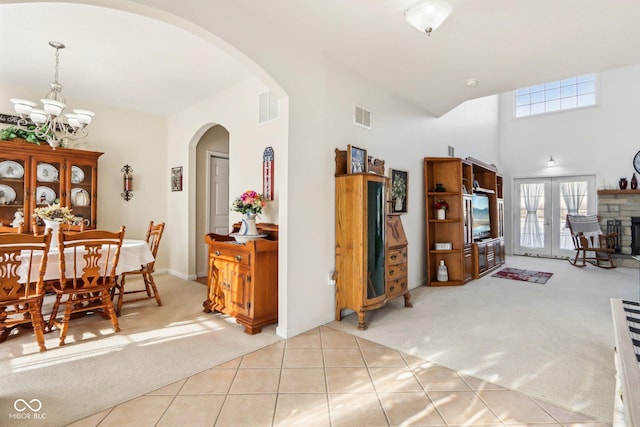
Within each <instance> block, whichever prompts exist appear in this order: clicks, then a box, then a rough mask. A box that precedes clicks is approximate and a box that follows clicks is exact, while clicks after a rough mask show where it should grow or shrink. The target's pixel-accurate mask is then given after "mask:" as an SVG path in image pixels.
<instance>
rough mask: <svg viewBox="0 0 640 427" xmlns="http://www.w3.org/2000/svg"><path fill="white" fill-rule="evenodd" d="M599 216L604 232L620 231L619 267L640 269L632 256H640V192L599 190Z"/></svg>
mask: <svg viewBox="0 0 640 427" xmlns="http://www.w3.org/2000/svg"><path fill="white" fill-rule="evenodd" d="M598 215H599V216H600V228H601V229H602V231H603V232H605V233H606V232H607V231H608V230H609V231H611V229H612V224H615V228H617V229H619V232H618V233H619V235H620V236H619V241H618V244H619V245H620V252H619V253H618V254H617V258H619V261H618V265H622V266H625V267H638V262H637V261H635V260H633V259H631V255H640V190H598ZM607 224H608V225H609V228H607ZM616 231H617V230H616Z"/></svg>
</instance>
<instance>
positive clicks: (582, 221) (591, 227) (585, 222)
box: [567, 215, 602, 236]
mask: <svg viewBox="0 0 640 427" xmlns="http://www.w3.org/2000/svg"><path fill="white" fill-rule="evenodd" d="M567 225H568V227H569V230H570V231H571V234H572V235H573V236H576V235H579V234H584V235H595V234H601V233H602V230H601V229H600V222H599V220H598V216H597V215H567Z"/></svg>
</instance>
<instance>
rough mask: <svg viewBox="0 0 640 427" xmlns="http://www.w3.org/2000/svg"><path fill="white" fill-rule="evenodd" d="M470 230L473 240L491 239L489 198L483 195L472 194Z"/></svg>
mask: <svg viewBox="0 0 640 427" xmlns="http://www.w3.org/2000/svg"><path fill="white" fill-rule="evenodd" d="M471 203H472V217H473V222H472V224H471V228H472V230H473V239H474V240H478V239H485V238H487V237H491V219H490V216H489V198H488V197H487V196H486V195H485V194H476V193H474V194H473V198H472V201H471Z"/></svg>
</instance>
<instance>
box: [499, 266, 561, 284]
mask: <svg viewBox="0 0 640 427" xmlns="http://www.w3.org/2000/svg"><path fill="white" fill-rule="evenodd" d="M551 276H553V273H546V272H544V271H534V270H521V269H519V268H503V269H502V270H500V271H498V272H497V273H496V274H492V275H491V277H499V278H501V279H511V280H520V281H522V282H530V283H537V284H539V285H544V284H545V283H547V280H549V278H550V277H551Z"/></svg>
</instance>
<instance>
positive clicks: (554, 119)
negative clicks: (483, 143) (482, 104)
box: [499, 65, 640, 247]
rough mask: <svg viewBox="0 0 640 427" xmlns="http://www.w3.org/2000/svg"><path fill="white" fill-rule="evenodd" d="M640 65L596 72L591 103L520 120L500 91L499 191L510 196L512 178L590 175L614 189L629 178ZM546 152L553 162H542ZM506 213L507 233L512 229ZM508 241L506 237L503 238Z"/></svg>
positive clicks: (637, 128)
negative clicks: (502, 186) (594, 99)
mask: <svg viewBox="0 0 640 427" xmlns="http://www.w3.org/2000/svg"><path fill="white" fill-rule="evenodd" d="M639 73H640V65H633V66H629V67H624V68H619V69H615V70H610V71H607V72H604V73H602V74H600V102H599V105H598V106H597V107H594V108H585V109H580V110H570V111H564V112H559V113H554V114H546V115H541V116H534V117H528V118H522V119H514V118H513V94H512V93H511V92H509V93H504V94H501V95H500V108H499V111H500V160H501V164H502V165H503V168H502V171H503V172H504V174H505V178H506V182H505V193H506V194H505V195H506V197H507V198H509V199H512V198H511V195H512V194H513V178H518V177H533V176H561V175H578V174H591V175H596V185H597V187H598V189H601V188H607V187H611V188H617V185H618V180H619V179H620V178H621V177H626V178H627V179H628V180H630V179H631V175H632V173H633V172H634V169H633V164H632V160H633V156H634V155H635V154H636V153H637V152H638V150H639V149H640V146H639V145H638V135H640V120H638V117H640V86H639V85H638V84H637V76H638V74H639ZM549 156H553V158H554V159H555V160H556V163H557V166H556V167H554V168H548V167H547V160H549ZM512 220H513V218H512V216H508V217H507V221H505V222H506V224H505V225H506V227H507V230H506V232H507V235H508V236H510V235H511V233H512V226H513V225H512ZM507 242H509V241H507ZM507 246H508V247H509V245H507Z"/></svg>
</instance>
